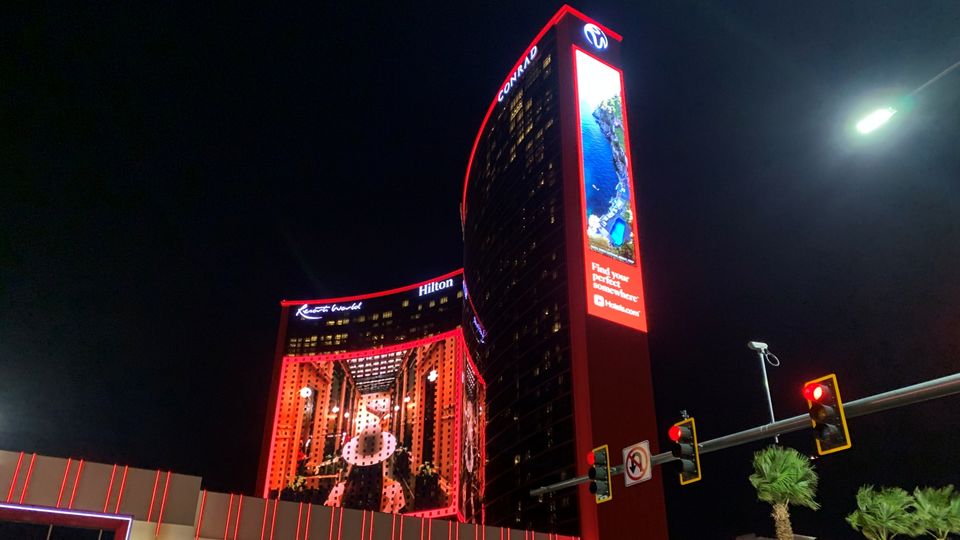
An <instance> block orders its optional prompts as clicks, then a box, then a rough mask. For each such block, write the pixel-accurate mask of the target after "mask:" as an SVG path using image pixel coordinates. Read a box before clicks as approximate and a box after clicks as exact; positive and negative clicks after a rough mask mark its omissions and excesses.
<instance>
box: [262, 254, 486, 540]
mask: <svg viewBox="0 0 960 540" xmlns="http://www.w3.org/2000/svg"><path fill="white" fill-rule="evenodd" d="M462 287H463V286H462V272H461V271H459V270H458V271H456V272H451V273H449V274H446V275H443V276H439V277H436V278H433V279H430V280H427V281H424V282H422V283H416V284H413V285H408V286H406V287H400V288H398V289H393V290H389V291H383V292H378V293H371V294H363V295H358V296H351V297H343V298H329V299H322V300H307V301H286V300H285V301H283V302H282V306H283V309H282V313H281V323H280V332H279V335H278V337H277V351H276V359H275V369H274V375H273V386H272V392H271V401H270V405H269V406H270V409H269V414H268V425H267V429H266V434H265V438H264V446H263V454H262V460H261V471H260V477H259V478H260V486H259V491H260V494H261V495H262V496H263V497H266V498H276V497H279V498H281V499H283V500H291V501H298V502H311V503H314V504H323V505H327V506H343V507H348V508H354V509H358V510H370V511H377V512H386V513H399V514H405V515H410V516H419V517H444V516H449V517H453V518H455V519H457V520H459V521H468V522H474V523H477V522H480V521H481V520H482V517H483V506H482V498H483V487H484V476H483V473H484V469H483V462H484V459H485V456H484V453H483V448H484V432H483V424H484V411H483V403H484V393H485V385H484V382H483V379H482V378H480V376H479V373H478V372H477V369H476V367H474V364H473V361H472V360H471V359H470V357H469V355H468V354H467V350H466V346H465V344H464V340H463V331H462V329H461V327H460V322H461V320H462V315H461V314H462V311H463V307H462V302H463V288H462Z"/></svg>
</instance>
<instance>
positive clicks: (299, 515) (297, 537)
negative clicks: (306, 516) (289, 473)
mask: <svg viewBox="0 0 960 540" xmlns="http://www.w3.org/2000/svg"><path fill="white" fill-rule="evenodd" d="M301 518H303V503H302V502H301V503H299V506H298V507H297V532H296V534H294V535H293V540H300V519H301ZM233 540H237V538H236V536H234V538H233Z"/></svg>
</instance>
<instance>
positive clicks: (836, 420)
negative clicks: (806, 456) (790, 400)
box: [803, 373, 851, 456]
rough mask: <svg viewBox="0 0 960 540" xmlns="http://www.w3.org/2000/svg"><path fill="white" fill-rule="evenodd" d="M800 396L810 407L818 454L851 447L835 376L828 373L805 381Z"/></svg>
mask: <svg viewBox="0 0 960 540" xmlns="http://www.w3.org/2000/svg"><path fill="white" fill-rule="evenodd" d="M803 397H804V398H806V400H807V406H808V407H809V408H810V423H811V424H813V429H814V432H815V433H816V436H817V453H818V454H820V455H821V456H822V455H824V454H831V453H833V452H839V451H841V450H846V449H847V448H850V446H851V445H850V431H849V430H848V429H847V417H846V415H844V414H843V401H841V400H840V386H839V385H838V384H837V376H836V375H834V374H832V373H831V374H830V375H827V376H826V377H820V378H819V379H815V380H812V381H810V382H808V383H806V384H804V385H803Z"/></svg>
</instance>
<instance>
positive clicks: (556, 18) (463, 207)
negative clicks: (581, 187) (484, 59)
mask: <svg viewBox="0 0 960 540" xmlns="http://www.w3.org/2000/svg"><path fill="white" fill-rule="evenodd" d="M568 14H569V15H572V16H574V17H576V18H578V19H580V20H582V21H583V22H586V23H592V24H595V25H597V26H598V27H599V28H600V29H601V30H603V32H604V33H605V34H607V35H608V36H610V37H611V38H613V39H614V40H616V41H623V36H621V35H620V34H618V33H616V32H614V31H613V30H611V29H609V28H607V27H606V26H604V25H602V24H600V23H599V22H597V21H595V20H593V19H591V18H590V17H587V16H586V15H584V14H583V13H581V12H579V11H577V10H576V9H574V8H572V7H570V6H568V5H566V4H564V6H563V7H561V8H560V10H559V11H557V12H556V13H555V14H554V15H553V17H551V18H550V20H549V21H548V22H547V24H546V25H545V26H544V27H543V28H541V29H540V32H539V33H538V34H537V37H535V38H533V41H531V42H530V44H529V45H527V47H526V48H525V49H524V50H523V56H521V57H520V59H519V60H517V63H516V64H514V65H513V68H511V69H510V71H508V72H507V76H506V78H504V79H503V82H502V83H500V86H498V87H497V88H503V87H504V85H506V84H507V81H509V80H510V77H511V76H512V75H513V73H514V72H515V71H517V68H519V67H520V65H521V64H522V63H523V61H524V60H525V59H526V58H527V54H529V52H530V49H531V48H532V47H533V46H534V45H536V44H537V43H539V42H540V40H541V39H543V36H545V35H546V34H547V32H548V31H550V29H551V28H553V27H554V26H555V25H556V24H557V23H558V22H560V20H561V19H562V18H563V17H564V16H565V15H568ZM498 103H500V102H499V101H497V96H496V95H494V96H493V100H492V101H491V102H490V106H489V107H488V108H487V113H486V114H485V115H484V116H483V121H482V122H481V123H480V129H479V130H478V131H477V136H476V138H474V140H473V148H471V149H470V160H469V161H467V174H466V175H465V177H464V180H463V199H462V200H461V203H460V222H461V223H465V222H466V218H467V185H468V184H469V183H470V170H471V168H472V167H473V158H474V157H475V155H476V153H477V147H478V146H479V145H480V138H481V137H482V136H483V130H484V128H486V127H487V122H488V121H489V120H490V115H491V114H493V109H494V108H496V106H497V104H498Z"/></svg>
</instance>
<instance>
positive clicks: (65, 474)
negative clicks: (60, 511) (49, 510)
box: [57, 458, 73, 508]
mask: <svg viewBox="0 0 960 540" xmlns="http://www.w3.org/2000/svg"><path fill="white" fill-rule="evenodd" d="M71 461H73V458H67V466H66V467H64V468H63V480H61V481H60V494H59V495H57V508H60V501H62V500H63V491H64V489H65V488H66V487H67V477H68V476H70V462H71Z"/></svg>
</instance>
